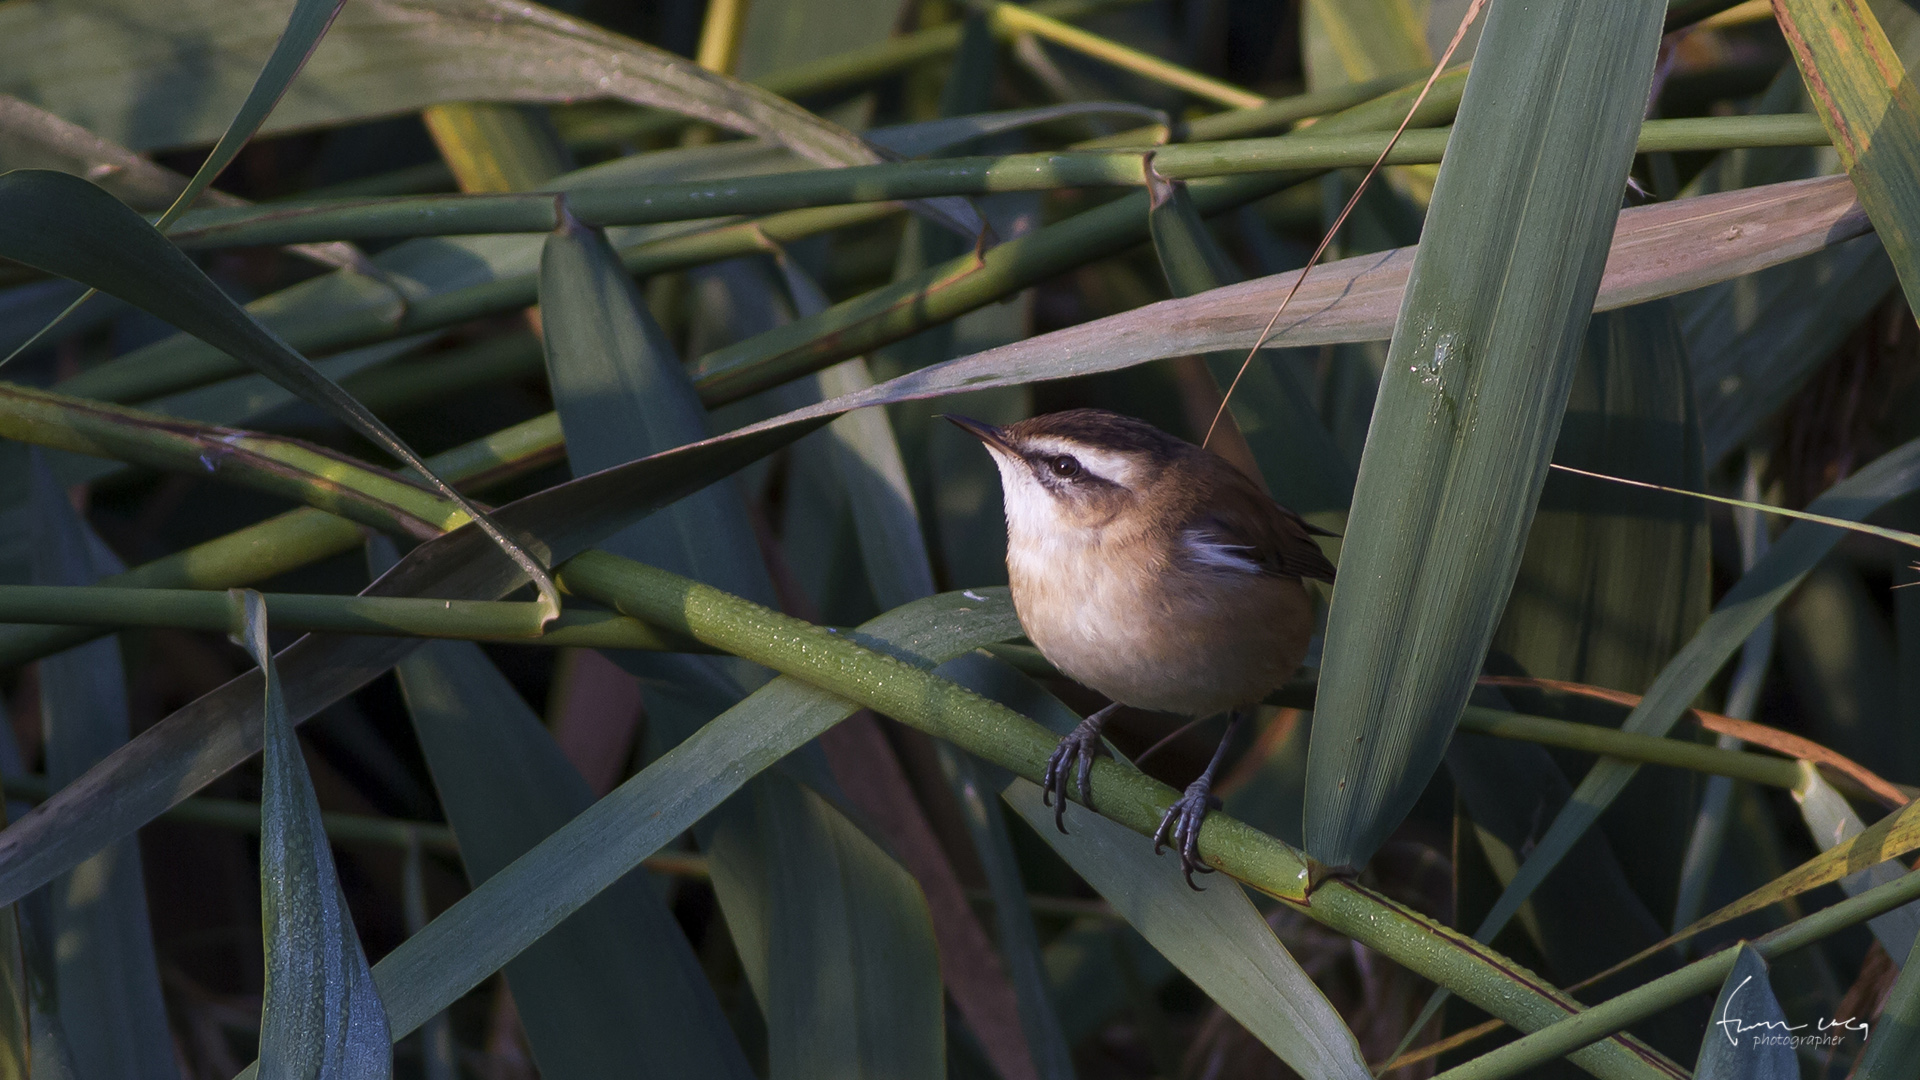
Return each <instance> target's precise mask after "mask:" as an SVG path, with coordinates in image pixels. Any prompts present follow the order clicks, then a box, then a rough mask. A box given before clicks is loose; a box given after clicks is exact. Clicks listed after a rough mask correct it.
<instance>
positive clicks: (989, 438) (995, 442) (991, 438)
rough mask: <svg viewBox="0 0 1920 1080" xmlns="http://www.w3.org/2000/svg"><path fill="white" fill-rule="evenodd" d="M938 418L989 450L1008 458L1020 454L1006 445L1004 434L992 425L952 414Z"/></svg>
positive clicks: (942, 414)
mask: <svg viewBox="0 0 1920 1080" xmlns="http://www.w3.org/2000/svg"><path fill="white" fill-rule="evenodd" d="M940 418H941V419H943V420H948V421H951V422H952V424H953V426H954V427H957V428H959V429H960V430H961V431H964V432H966V433H967V434H969V435H971V436H973V437H974V438H976V439H979V440H980V441H981V442H983V443H986V444H987V448H988V449H989V450H998V451H1000V452H1001V453H1003V454H1005V455H1007V456H1008V457H1014V458H1017V457H1019V456H1020V454H1019V453H1018V452H1017V451H1015V450H1014V448H1013V447H1012V446H1011V445H1009V444H1008V443H1007V435H1006V432H1004V431H1002V430H1000V429H999V428H997V427H994V426H993V425H992V424H988V423H984V422H982V421H979V420H975V419H973V418H972V417H968V416H958V415H955V414H953V413H941V414H940Z"/></svg>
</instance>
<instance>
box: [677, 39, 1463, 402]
mask: <svg viewBox="0 0 1920 1080" xmlns="http://www.w3.org/2000/svg"><path fill="white" fill-rule="evenodd" d="M1465 85H1466V74H1465V72H1464V71H1462V72H1457V73H1450V74H1448V75H1444V76H1442V77H1441V78H1440V79H1439V81H1438V82H1436V83H1435V84H1434V87H1433V90H1432V92H1431V93H1429V94H1428V95H1427V99H1426V102H1425V103H1424V104H1422V105H1421V107H1420V111H1419V113H1418V115H1416V116H1415V117H1414V124H1415V125H1416V126H1420V127H1431V126H1433V125H1435V124H1439V123H1443V122H1445V121H1446V120H1447V119H1449V118H1450V117H1451V116H1452V115H1453V110H1454V108H1455V107H1456V106H1458V105H1459V103H1460V92H1461V90H1462V89H1463V88H1464V87H1465ZM1417 94H1418V88H1417V87H1416V88H1413V89H1406V90H1398V91H1395V92H1393V93H1391V94H1387V95H1385V96H1383V97H1380V98H1376V99H1374V100H1372V101H1369V102H1367V103H1366V104H1364V105H1358V106H1355V107H1354V108H1351V109H1348V110H1346V111H1345V112H1342V113H1340V114H1338V115H1336V116H1330V117H1327V118H1326V119H1325V120H1322V121H1320V122H1319V123H1318V124H1315V125H1314V126H1313V127H1312V128H1311V129H1309V130H1311V131H1312V132H1313V133H1314V134H1315V136H1316V137H1320V136H1325V135H1340V134H1349V133H1352V132H1358V131H1379V130H1383V129H1388V130H1390V129H1392V128H1394V127H1395V126H1397V125H1398V124H1399V123H1400V122H1401V120H1402V119H1404V118H1405V117H1406V115H1407V110H1408V109H1409V108H1411V107H1412V105H1413V101H1414V98H1415V96H1416V95H1417ZM1283 137H1284V138H1295V137H1296V136H1283ZM1312 175H1317V174H1315V173H1296V172H1286V173H1281V174H1277V175H1266V176H1244V177H1236V178H1233V179H1221V180H1212V181H1203V182H1199V183H1195V184H1193V185H1192V186H1191V189H1190V190H1191V193H1192V196H1193V202H1194V206H1195V208H1196V209H1197V210H1198V211H1199V212H1200V213H1202V214H1217V213H1222V212H1224V211H1226V210H1229V209H1232V208H1233V207H1236V206H1240V205H1243V204H1245V203H1248V202H1251V201H1253V200H1255V199H1259V198H1262V197H1264V196H1266V195H1269V194H1272V193H1273V192H1275V191H1279V190H1281V189H1283V188H1286V187H1291V186H1292V185H1294V184H1296V183H1299V182H1301V181H1302V180H1306V179H1309V178H1310V177H1311V176H1312ZM1149 203H1150V199H1149V196H1148V194H1147V192H1146V191H1145V190H1135V191H1131V192H1129V193H1127V194H1126V195H1123V196H1121V197H1120V198H1118V199H1115V200H1113V201H1112V202H1109V203H1106V204H1104V205H1102V206H1097V207H1095V208H1093V209H1091V210H1087V211H1084V212H1082V213H1079V214H1075V215H1074V216H1073V217H1070V218H1067V219H1066V220H1065V221H1060V222H1056V223H1054V224H1052V225H1048V226H1045V227H1044V228H1041V229H1039V230H1037V231H1035V232H1032V233H1029V234H1028V235H1026V236H1023V237H1020V238H1019V239H1017V240H1009V241H1007V242H1006V243H1004V244H1001V245H999V246H998V247H995V248H993V249H992V250H990V251H987V252H986V253H985V254H984V255H983V254H980V253H977V252H976V253H972V254H968V255H964V256H961V257H960V258H958V259H954V260H952V261H950V262H946V263H942V264H940V265H937V266H931V267H928V268H927V269H926V270H924V271H922V272H921V273H919V274H916V275H914V276H912V277H909V278H903V279H901V280H900V281H897V282H894V283H893V284H890V285H887V286H884V287H882V288H879V289H875V290H874V291H872V292H869V293H866V294H864V295H862V296H857V297H854V298H853V299H851V300H847V301H845V302H843V303H839V304H835V305H834V306H833V307H830V308H828V309H827V310H825V311H823V312H820V313H819V314H817V315H811V316H808V317H807V318H804V319H798V320H796V321H794V322H791V323H788V324H787V325H785V326H781V327H777V328H775V329H773V330H769V331H767V332H765V333H762V334H758V335H755V336H754V337H751V338H748V339H746V340H745V341H741V342H738V343H736V344H734V345H731V346H728V347H726V348H723V349H719V350H716V351H715V352H712V353H708V354H707V355H706V356H703V357H701V358H700V362H699V365H698V368H697V373H696V375H695V379H694V385H695V387H696V388H698V389H699V391H700V394H701V398H702V399H703V400H705V401H706V402H707V403H708V404H717V403H720V402H727V401H735V400H738V399H740V398H743V397H746V396H747V395H749V394H752V393H756V392H758V391H760V390H764V389H766V388H768V387H770V386H778V385H779V384H781V383H783V382H786V381H788V380H790V379H796V378H799V377H800V376H802V375H806V374H810V373H812V372H814V371H818V370H820V369H822V368H824V367H827V366H828V365H830V364H834V363H838V362H839V361H841V360H845V359H847V358H848V357H851V356H860V355H863V354H865V353H869V352H872V351H873V350H874V349H877V348H879V347H881V346H883V345H887V344H891V343H892V342H895V341H899V340H902V339H904V338H907V337H911V336H912V335H914V334H917V333H919V332H920V331H922V330H925V329H926V328H928V327H930V326H936V325H939V324H940V323H943V322H946V321H948V320H950V319H954V318H957V317H959V316H961V315H964V314H966V313H967V312H969V311H973V310H975V309H977V308H981V307H984V306H986V305H987V304H990V303H993V302H994V301H997V300H1000V299H1002V298H1004V297H1007V296H1011V295H1013V294H1014V293H1016V292H1019V291H1020V290H1021V289H1024V288H1026V287H1028V286H1029V285H1034V284H1036V283H1038V282H1041V281H1044V280H1046V279H1047V278H1050V277H1053V276H1054V275H1056V274H1060V273H1064V272H1066V271H1068V270H1071V269H1073V268H1074V267H1077V266H1082V265H1085V264H1087V263H1089V262H1093V261H1095V260H1097V259H1101V258H1105V257H1106V256H1109V255H1114V254H1118V253H1119V252H1122V251H1125V250H1126V249H1127V248H1129V247H1132V246H1133V245H1134V244H1137V243H1139V242H1141V241H1142V240H1145V239H1146V238H1147V231H1148V227H1147V221H1148V218H1147V211H1148V208H1149Z"/></svg>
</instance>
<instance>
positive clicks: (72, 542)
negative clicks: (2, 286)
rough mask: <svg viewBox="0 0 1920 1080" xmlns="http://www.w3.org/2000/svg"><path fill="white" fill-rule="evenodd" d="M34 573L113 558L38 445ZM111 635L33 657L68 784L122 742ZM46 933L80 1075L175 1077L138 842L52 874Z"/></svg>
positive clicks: (52, 751)
mask: <svg viewBox="0 0 1920 1080" xmlns="http://www.w3.org/2000/svg"><path fill="white" fill-rule="evenodd" d="M32 485H33V498H32V503H31V505H32V507H33V510H34V525H35V529H34V531H35V533H36V534H37V535H36V536H35V542H34V558H33V564H34V565H33V571H34V573H33V576H34V580H35V583H36V584H42V585H88V584H91V583H92V582H93V581H94V580H95V579H96V578H99V577H101V576H103V575H106V574H111V573H114V572H116V571H118V570H119V569H120V566H119V560H118V559H115V558H114V557H113V555H112V554H111V553H109V552H108V550H107V547H106V545H105V544H104V543H102V542H101V540H100V538H99V537H97V536H95V535H94V534H93V530H92V529H90V528H88V527H87V525H86V523H85V522H83V521H82V520H81V519H80V517H79V515H78V514H76V513H75V512H74V509H73V505H72V504H71V503H69V502H68V501H67V497H66V492H65V491H64V490H62V489H61V488H60V487H59V486H58V485H57V484H56V483H55V481H54V479H53V477H52V475H51V474H50V473H49V472H48V471H47V468H46V466H45V465H44V464H43V463H41V461H40V458H39V455H38V454H37V453H36V454H35V455H34V465H33V469H32ZM125 678H126V677H125V674H124V669H123V668H122V666H121V660H120V642H119V640H118V639H117V638H111V637H109V638H104V639H102V640H99V641H93V642H89V643H87V644H85V645H82V646H80V647H79V648H77V649H71V650H69V651H67V652H64V653H60V654H58V655H56V656H50V657H47V658H46V659H45V660H42V661H41V662H40V711H41V718H42V723H43V724H44V725H45V726H46V758H47V778H48V781H49V782H50V783H52V784H55V785H63V784H67V783H71V782H72V781H73V780H74V779H76V778H78V777H79V776H80V775H81V774H83V773H85V772H86V771H87V770H88V769H90V768H92V767H93V766H94V765H95V764H96V763H97V762H99V761H100V760H101V759H102V758H105V757H106V756H108V755H109V754H111V753H113V752H114V751H115V750H117V749H119V748H120V747H121V746H123V745H125V743H126V741H127V737H128V734H129V730H128V729H129V719H128V714H127V691H126V682H125ZM47 900H48V901H49V902H48V903H47V904H46V906H45V908H44V909H43V910H45V911H46V913H47V915H48V917H49V920H50V922H51V926H49V927H47V928H46V930H45V932H46V933H47V934H48V935H49V936H50V937H51V939H52V940H53V941H55V942H57V944H58V948H57V949H56V950H55V962H56V967H57V971H56V973H55V974H54V979H53V985H54V987H55V992H56V994H57V997H58V999H59V1008H58V1013H59V1017H60V1021H61V1024H62V1025H63V1026H64V1027H65V1028H68V1029H70V1030H72V1031H73V1032H74V1033H75V1034H76V1035H79V1036H81V1037H80V1038H77V1039H74V1040H72V1041H71V1042H70V1043H69V1044H68V1049H69V1051H70V1053H71V1054H72V1056H73V1063H74V1067H75V1069H76V1071H77V1072H78V1073H79V1075H81V1076H125V1077H135V1078H141V1080H148V1078H151V1080H173V1078H175V1077H178V1076H179V1075H180V1073H179V1068H178V1067H177V1065H176V1064H175V1062H174V1054H173V1038H172V1035H171V1033H170V1032H169V1031H168V1029H167V1011H166V1006H165V1003H164V1002H163V1000H162V998H161V993H160V969H159V964H158V961H157V959H156V957H155V954H154V946H153V935H152V930H151V929H150V920H149V918H148V914H147V894H146V881H145V877H144V874H143V873H142V868H141V858H140V847H139V843H138V841H137V840H135V839H134V838H132V837H127V838H125V839H122V840H121V841H119V842H118V843H116V844H113V845H111V846H110V847H108V848H106V849H105V850H102V851H99V852H97V853H95V854H94V855H92V856H91V857H89V858H88V859H87V860H86V861H85V862H83V863H81V864H80V865H79V866H77V867H75V868H74V869H73V871H72V872H71V873H68V874H66V875H64V876H63V877H62V878H61V879H60V880H58V881H56V882H54V884H53V886H52V887H51V895H50V896H48V897H47Z"/></svg>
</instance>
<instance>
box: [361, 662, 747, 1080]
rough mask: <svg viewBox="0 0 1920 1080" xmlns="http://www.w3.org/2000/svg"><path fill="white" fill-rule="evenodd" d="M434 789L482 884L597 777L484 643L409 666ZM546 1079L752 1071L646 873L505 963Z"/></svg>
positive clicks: (403, 679) (551, 826) (568, 809)
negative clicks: (589, 777)
mask: <svg viewBox="0 0 1920 1080" xmlns="http://www.w3.org/2000/svg"><path fill="white" fill-rule="evenodd" d="M398 671H399V675H400V687H401V691H402V692H403V693H404V694H405V695H406V699H407V707H408V710H409V711H410V712H411V713H412V715H413V722H414V730H415V731H416V732H417V733H418V735H419V737H420V746H421V750H422V752H423V753H424V754H425V755H426V759H427V766H428V768H429V769H430V770H432V773H433V778H434V786H435V787H436V789H437V790H438V791H439V793H440V802H441V805H442V806H443V807H445V809H446V812H447V821H448V824H450V825H452V826H453V830H454V836H455V837H456V838H457V839H458V840H459V842H460V856H461V861H462V862H463V863H465V865H466V867H467V873H468V875H469V877H470V878H471V879H472V881H473V882H474V884H478V883H480V882H482V881H485V880H486V879H487V878H489V877H492V876H493V875H494V874H496V873H499V872H500V870H501V869H503V868H504V867H506V866H507V865H508V864H510V863H512V862H513V860H514V859H516V858H518V857H519V856H521V855H522V854H525V853H526V852H527V851H528V850H529V849H531V848H532V847H533V846H534V845H536V844H538V843H539V842H540V841H541V840H544V839H546V837H547V836H549V835H551V834H552V833H553V831H554V830H556V829H558V828H559V827H560V826H562V825H564V824H566V823H567V822H568V821H570V820H572V819H573V818H574V817H575V816H577V815H578V814H580V813H581V812H582V811H584V810H585V809H586V808H587V807H589V806H591V805H592V804H593V801H594V800H593V793H592V792H591V791H590V790H589V789H588V788H587V784H586V781H584V780H582V779H581V777H580V774H579V772H578V771H577V770H575V768H574V767H573V765H572V764H571V763H570V762H569V761H568V760H567V758H566V755H565V754H564V753H562V751H561V749H560V747H559V745H558V744H557V743H555V742H554V740H553V737H552V736H551V735H549V734H548V733H547V731H546V729H545V728H544V727H543V725H542V724H541V723H540V719H539V717H537V716H535V715H534V714H533V711H532V710H531V709H528V708H527V707H526V705H525V704H524V703H523V702H521V700H520V697H519V694H518V693H517V692H516V691H515V690H514V688H513V686H512V685H511V684H509V683H508V682H507V680H506V679H505V678H504V677H503V676H502V675H501V674H500V672H499V670H498V669H496V668H495V667H494V666H493V664H492V663H491V662H489V661H488V660H487V658H486V656H485V654H483V653H482V652H481V651H480V649H479V647H478V646H475V645H470V644H467V643H465V642H448V641H442V642H433V643H431V644H429V645H427V646H426V647H424V648H422V649H420V650H418V651H416V652H415V653H414V654H413V655H412V656H409V657H408V658H406V659H405V660H403V661H401V662H400V666H399V669H398ZM507 979H508V982H509V984H510V985H511V986H512V987H513V995H514V1002H515V1004H516V1005H517V1006H518V1008H519V1011H520V1018H521V1022H522V1023H523V1024H524V1025H525V1027H526V1032H527V1041H528V1044H529V1046H530V1047H531V1048H532V1050H533V1054H534V1058H535V1060H536V1061H537V1062H538V1064H539V1066H540V1070H541V1073H542V1075H545V1076H550V1077H554V1078H555V1080H565V1078H570V1077H601V1076H615V1075H618V1076H662V1077H670V1076H695V1075H698V1076H713V1077H737V1078H745V1077H747V1076H749V1075H750V1070H749V1069H748V1068H747V1062H746V1058H745V1056H744V1055H743V1054H742V1053H741V1051H740V1047H739V1044H738V1043H737V1042H736V1041H735V1040H734V1037H733V1033H732V1031H731V1030H729V1029H728V1027H727V1023H726V1018H725V1017H724V1016H723V1015H722V1013H721V1011H720V1004H719V1002H718V1001H717V1000H716V999H715V998H714V995H713V990H712V988H711V987H709V986H708V985H707V980H706V976H705V975H704V973H702V971H701V970H700V963H699V960H698V959H697V958H696V957H695V956H694V954H693V950H692V949H691V948H690V947H689V946H688V944H687V941H686V938H685V936H684V935H683V934H682V933H681V931H680V927H679V925H678V924H677V923H675V922H674V919H673V916H672V913H671V912H669V911H668V910H667V907H666V905H665V904H664V903H663V902H662V901H661V899H660V897H659V896H658V895H656V894H655V893H654V891H653V890H652V889H651V888H650V887H649V886H648V884H647V882H646V881H645V879H644V878H641V877H637V876H636V877H629V878H623V879H621V880H620V881H619V882H617V883H616V884H614V885H613V886H612V887H610V888H608V889H607V891H606V892H604V893H602V894H601V895H600V896H599V897H598V898H596V899H595V900H594V901H593V902H592V903H590V904H588V905H586V906H585V907H584V908H582V909H581V910H580V911H579V912H577V913H576V914H575V915H574V916H573V917H571V918H569V919H568V920H567V921H565V922H563V923H561V924H560V925H559V926H556V927H555V928H554V929H553V930H552V931H550V932H549V933H548V934H547V935H546V936H545V937H543V938H541V939H540V941H539V942H538V943H536V944H535V945H534V946H533V947H532V948H530V949H528V950H527V951H526V952H524V953H522V954H520V956H519V957H518V958H516V959H515V960H514V961H513V962H512V963H510V964H508V965H507Z"/></svg>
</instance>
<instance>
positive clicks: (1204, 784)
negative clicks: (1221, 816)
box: [1153, 709, 1247, 892]
mask: <svg viewBox="0 0 1920 1080" xmlns="http://www.w3.org/2000/svg"><path fill="white" fill-rule="evenodd" d="M1246 718H1247V713H1246V710H1244V709H1235V710H1233V713H1232V715H1231V717H1230V718H1229V719H1228V720H1227V731H1226V734H1224V735H1222V736H1220V745H1219V746H1217V747H1215V748H1214V751H1213V760H1212V761H1209V762H1207V767H1206V769H1205V770H1203V771H1202V772H1201V773H1200V778H1199V779H1197V780H1195V781H1194V782H1193V783H1191V784H1188V785H1187V792H1186V794H1184V795H1182V796H1180V797H1179V798H1178V799H1175V800H1174V801H1173V805H1172V806H1169V807H1167V812H1166V814H1165V815H1163V816H1162V817H1161V818H1160V827H1159V828H1157V829H1155V830H1154V831H1153V853H1154V854H1155V855H1158V854H1160V848H1161V846H1162V845H1164V844H1171V845H1172V847H1173V848H1174V849H1175V850H1176V851H1178V852H1179V853H1180V872H1181V873H1182V874H1183V875H1185V876H1186V879H1187V886H1188V887H1189V888H1191V889H1193V891H1195V892H1199V891H1201V890H1200V886H1198V885H1195V884H1194V883H1193V875H1194V871H1196V870H1197V871H1199V872H1200V873H1202V874H1211V873H1213V867H1211V866H1208V865H1207V864H1205V863H1203V862H1201V861H1200V823H1201V822H1202V821H1204V820H1206V817H1207V811H1209V810H1214V809H1218V808H1219V806H1220V800H1219V799H1216V798H1214V797H1213V780H1214V777H1215V776H1216V775H1218V774H1219V772H1220V763H1221V762H1222V761H1224V760H1226V757H1227V744H1229V743H1231V742H1233V736H1234V733H1235V732H1237V731H1239V730H1240V725H1241V724H1242V723H1243V722H1245V720H1246Z"/></svg>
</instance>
